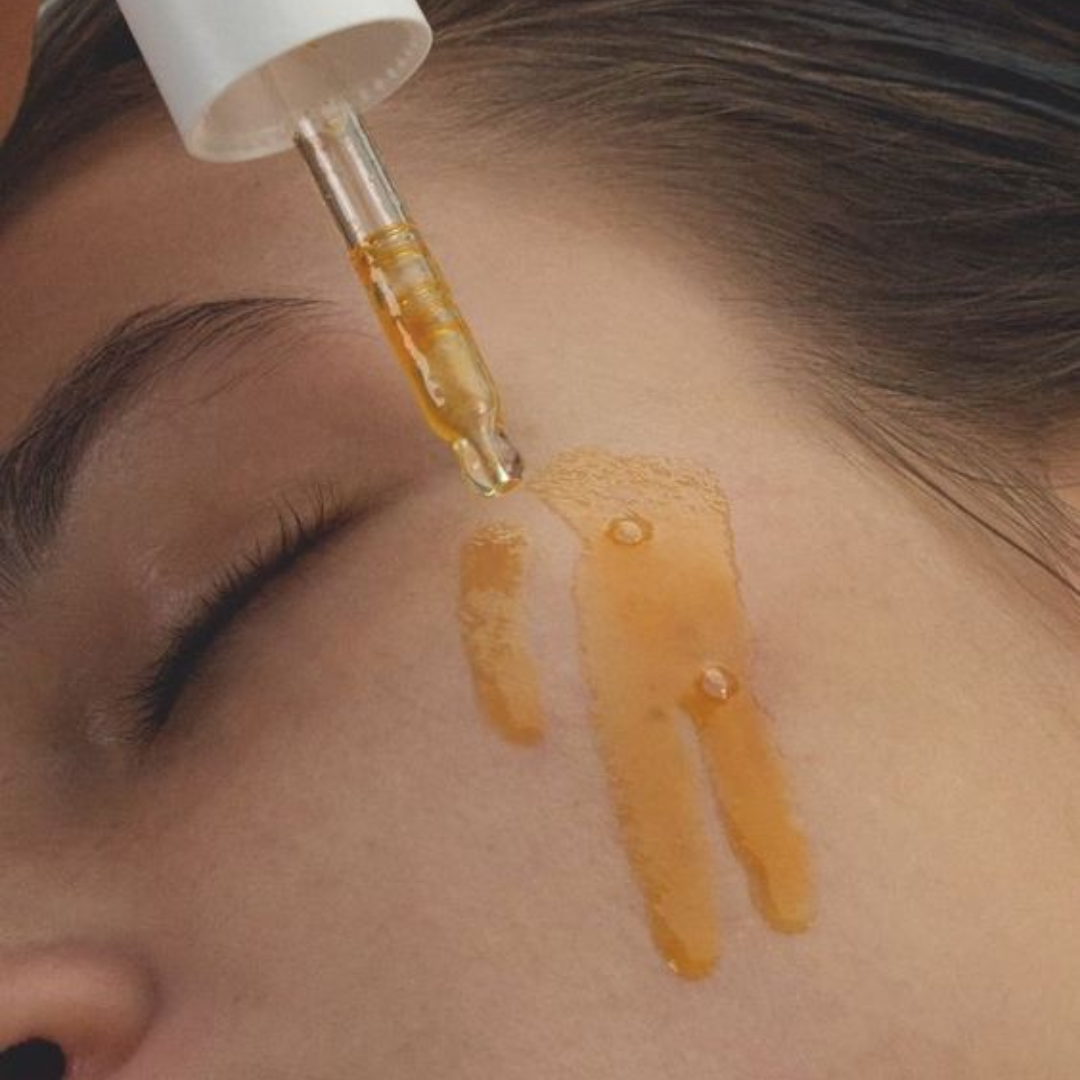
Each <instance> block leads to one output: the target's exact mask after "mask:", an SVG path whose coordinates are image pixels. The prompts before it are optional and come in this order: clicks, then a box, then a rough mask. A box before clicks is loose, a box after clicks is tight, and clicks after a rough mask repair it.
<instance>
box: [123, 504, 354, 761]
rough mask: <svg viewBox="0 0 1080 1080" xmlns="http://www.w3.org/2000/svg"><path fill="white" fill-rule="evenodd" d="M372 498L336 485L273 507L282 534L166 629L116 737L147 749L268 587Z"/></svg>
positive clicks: (129, 696)
mask: <svg viewBox="0 0 1080 1080" xmlns="http://www.w3.org/2000/svg"><path fill="white" fill-rule="evenodd" d="M370 508H371V507H370V504H367V503H365V505H364V506H360V505H358V504H357V503H356V502H355V501H353V502H350V501H349V500H347V499H345V498H344V497H343V496H341V494H340V493H339V492H338V491H337V490H336V489H335V488H334V487H333V486H331V485H319V486H316V487H314V488H312V489H311V490H310V491H308V492H307V493H305V494H304V495H302V496H300V497H299V498H298V499H297V500H295V501H294V500H292V499H281V500H279V501H278V503H277V504H276V505H275V512H276V515H277V521H276V524H277V533H276V535H275V536H274V537H273V539H272V540H271V541H270V542H269V543H267V542H266V540H265V537H263V538H260V539H258V540H256V541H255V543H254V544H253V546H252V547H251V548H249V549H248V550H247V551H246V552H245V553H244V554H243V555H241V556H240V557H239V558H238V559H236V560H235V561H234V562H233V563H232V564H231V565H230V566H229V567H228V568H227V569H226V570H225V571H224V572H223V573H222V574H221V575H220V576H219V577H218V578H217V579H216V581H215V582H214V583H213V584H212V585H211V586H210V587H209V588H208V590H207V591H206V593H205V594H204V595H203V597H202V598H201V600H199V601H198V602H197V604H196V606H195V608H194V610H193V611H191V612H190V613H188V614H187V615H186V616H184V617H181V619H180V621H179V622H178V623H177V624H176V625H175V626H174V627H173V628H172V629H171V630H170V631H169V633H168V639H167V643H166V645H165V647H164V649H163V650H162V651H161V653H160V654H159V655H158V657H157V658H156V659H155V660H154V661H152V662H151V664H150V665H148V667H146V668H145V669H144V670H143V671H142V672H141V673H140V674H139V676H137V678H136V679H135V680H134V683H133V685H132V687H131V689H130V690H129V691H128V692H127V693H126V694H125V695H124V698H123V704H124V706H125V708H124V709H123V716H124V719H123V721H122V722H121V724H120V733H119V735H118V737H117V738H115V740H114V741H116V742H120V743H123V744H126V745H129V746H131V747H133V748H134V749H135V750H136V751H137V752H144V751H145V750H146V749H147V748H148V747H149V745H150V744H151V743H152V742H153V741H154V739H155V738H156V737H157V736H158V735H159V734H160V732H161V731H162V730H163V729H164V728H165V727H166V726H167V725H168V723H169V721H170V719H171V714H172V712H173V710H174V709H175V707H176V706H177V705H178V703H179V701H180V699H181V698H182V697H183V694H184V691H185V690H186V688H187V686H188V684H189V683H190V682H191V681H192V680H194V679H195V678H197V677H198V675H199V674H200V672H201V671H202V670H203V668H204V667H205V665H206V663H207V662H208V660H209V659H210V656H211V654H212V653H213V651H214V650H215V649H216V648H217V647H218V646H219V645H220V643H221V641H222V639H223V638H224V637H225V636H226V635H227V633H228V632H229V631H230V630H232V629H233V628H235V627H236V626H237V625H238V624H239V622H240V621H241V620H242V619H243V618H244V617H245V616H246V615H247V614H248V613H249V609H250V608H251V607H252V606H253V605H254V604H255V603H256V601H258V600H259V599H260V597H261V596H262V595H263V594H264V593H265V592H266V590H267V589H268V588H270V587H271V586H272V585H274V584H275V583H276V582H277V581H279V580H280V579H282V578H284V577H286V576H287V575H288V574H290V573H291V572H292V571H293V570H294V569H296V567H297V566H298V565H299V564H300V563H301V562H302V561H303V560H304V559H305V558H306V557H307V556H309V555H312V554H314V553H315V552H316V551H319V550H320V549H322V548H323V547H324V546H325V544H326V543H327V542H328V541H329V540H330V539H331V538H332V537H334V536H335V535H337V534H338V533H340V532H341V531H343V530H344V529H345V528H346V527H347V526H349V525H352V524H355V523H356V522H358V520H359V519H360V518H361V517H366V516H367V514H368V512H369V510H370Z"/></svg>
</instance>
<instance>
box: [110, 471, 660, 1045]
mask: <svg viewBox="0 0 1080 1080" xmlns="http://www.w3.org/2000/svg"><path fill="white" fill-rule="evenodd" d="M453 483H454V485H456V484H457V480H456V478H455V479H454V481H453ZM461 502H462V500H461V497H460V493H459V491H458V489H457V488H456V486H455V487H454V488H453V489H452V490H448V491H447V492H446V493H445V495H444V494H443V493H434V494H432V495H431V496H429V497H428V496H425V497H423V498H421V499H418V500H416V501H415V502H414V503H413V504H412V505H409V506H403V507H402V508H401V509H400V510H396V511H393V512H390V513H388V514H387V515H386V517H385V519H384V520H381V521H379V522H378V523H376V524H375V525H374V526H373V528H372V529H371V530H370V532H369V533H367V534H365V535H363V536H357V537H355V538H352V539H349V540H346V541H345V542H344V544H343V546H342V548H341V549H339V550H336V551H334V552H333V553H328V557H327V561H326V562H325V564H323V565H319V566H312V567H311V571H310V575H309V576H308V577H307V578H306V580H305V581H304V582H303V583H302V584H301V583H300V582H297V587H296V588H291V587H290V589H289V592H288V594H287V595H283V596H282V597H281V599H280V603H278V602H275V606H274V607H272V608H269V607H268V608H267V610H266V611H265V612H264V613H263V614H262V615H261V616H260V617H259V618H258V619H257V620H256V622H255V623H253V624H251V632H250V633H247V632H245V633H244V634H243V635H242V636H240V637H237V638H236V639H235V640H234V644H235V646H236V648H230V651H229V655H228V658H227V660H223V663H222V669H221V675H222V678H221V680H220V682H219V683H218V684H217V687H216V690H215V694H216V697H215V694H211V693H210V690H209V687H210V684H209V683H208V684H207V686H206V688H205V693H204V694H201V695H200V696H203V697H205V699H206V700H205V701H200V702H199V709H198V710H196V709H195V708H194V707H193V708H192V710H191V713H196V711H197V715H192V714H188V715H185V716H183V717H178V719H179V720H180V723H181V725H182V728H180V729H178V731H177V737H176V738H175V739H170V737H169V736H168V735H167V736H166V739H165V741H164V742H163V743H162V744H161V745H160V747H159V748H158V749H161V751H162V753H160V754H159V755H158V756H157V757H156V759H155V760H152V761H151V762H150V764H149V767H148V769H147V771H146V773H145V775H144V776H143V777H142V778H141V779H140V781H139V793H138V795H137V797H136V800H135V802H133V803H132V804H131V806H130V809H129V820H131V821H133V822H134V821H137V822H138V823H139V824H138V833H137V835H136V836H135V837H134V838H133V842H132V845H131V847H130V849H129V854H130V855H131V864H130V866H129V868H128V870H129V872H130V873H131V874H132V875H133V876H134V878H135V880H136V891H137V893H138V901H137V903H136V905H135V906H136V909H137V910H138V911H140V912H141V916H140V918H141V919H142V920H143V922H144V932H145V933H146V935H147V940H148V942H149V943H150V945H149V947H150V948H152V949H153V950H154V951H155V952H158V953H164V954H165V955H164V956H163V961H162V962H163V963H165V964H166V965H167V968H168V969H170V970H173V971H176V972H178V973H180V972H187V973H189V974H190V977H191V978H192V979H193V980H197V981H198V983H199V984H200V985H201V986H205V985H207V978H208V977H207V972H210V973H213V977H211V983H213V982H215V981H216V983H217V985H219V986H220V991H219V992H220V993H221V994H226V993H229V992H230V991H229V988H230V987H233V986H236V985H243V986H246V987H249V988H250V987H252V984H253V983H255V984H257V987H258V994H259V995H261V996H263V997H276V996H277V995H287V994H289V993H290V992H291V989H290V988H292V989H294V981H295V978H296V972H297V971H298V970H300V971H305V972H308V971H311V970H312V969H313V967H314V968H317V969H318V971H319V972H320V974H319V987H321V988H322V990H324V991H325V992H326V994H328V995H330V996H331V997H332V998H334V999H335V1000H336V995H338V994H341V993H346V992H347V993H349V994H350V995H352V994H354V991H355V987H356V986H358V985H362V986H367V987H369V988H370V989H371V992H370V994H367V995H365V1001H366V1002H367V1006H366V1008H368V1009H369V1010H370V1014H369V1015H367V1016H366V1018H365V1019H366V1020H367V1021H370V1023H371V1025H372V1026H374V1027H375V1028H377V1029H378V1030H386V1029H388V1028H393V1026H394V1025H393V1023H391V1021H392V1019H393V1018H394V1016H395V1015H396V1014H400V1010H401V1009H403V1008H405V1007H406V1006H408V1007H411V1008H415V1007H416V999H417V995H418V994H420V995H427V994H430V995H432V997H433V998H436V999H438V1000H439V1001H440V1002H441V1004H440V1006H439V1009H438V1013H439V1016H440V1019H439V1021H438V1022H439V1024H443V1023H445V1025H446V1029H447V1032H448V1033H449V1032H453V1031H455V1030H460V1029H461V1027H462V1025H463V1024H466V1026H467V1022H466V1021H465V1020H464V1019H462V1018H461V1017H456V1016H455V1015H454V1014H456V1012H457V1011H458V1008H459V1007H462V1008H463V1007H464V1005H459V1004H458V1001H459V998H460V990H457V991H455V990H454V989H453V988H454V987H460V983H461V982H462V975H461V973H462V971H469V970H474V969H475V970H476V971H477V972H482V973H483V975H482V977H479V976H478V977H479V983H478V988H477V990H476V993H477V994H480V995H481V996H482V997H483V998H484V1001H483V1002H481V1001H478V1000H474V1001H473V1002H472V1004H471V1005H470V1015H472V1016H476V1017H479V1016H482V1015H484V1014H485V1013H486V1014H488V1015H490V1014H491V1012H492V1010H493V1009H502V1010H505V1009H507V1008H508V1007H509V1005H508V1001H509V1000H510V999H511V998H512V996H513V993H514V992H515V991H514V989H513V988H514V987H523V986H527V985H529V980H528V978H526V972H527V971H529V970H531V969H532V968H533V965H534V963H535V960H536V956H537V952H538V950H540V951H544V950H548V951H551V952H552V953H553V954H554V955H560V954H562V952H563V951H564V950H565V952H566V957H567V962H569V960H570V957H571V956H572V955H573V954H574V953H575V952H576V951H577V949H578V947H579V945H580V940H581V939H580V937H579V935H584V936H585V938H586V939H588V940H590V941H591V942H592V943H593V945H592V946H591V949H593V948H596V942H597V941H600V942H605V941H606V942H608V943H609V944H610V946H611V947H613V948H616V949H617V950H618V951H623V952H626V953H627V955H628V957H629V956H633V951H634V948H633V947H636V948H638V949H640V950H641V951H640V952H638V953H637V956H636V959H635V960H634V961H632V962H633V963H634V966H635V967H637V968H639V969H640V967H641V966H642V957H646V958H648V957H649V953H648V951H647V950H648V944H647V938H646V931H645V928H644V925H643V923H642V922H641V920H640V915H639V912H638V910H637V904H636V901H635V899H634V897H633V893H632V891H631V890H632V885H631V884H630V882H629V881H628V880H627V878H626V874H625V867H624V864H623V862H622V860H621V856H620V853H619V849H618V847H617V844H616V842H615V839H614V827H613V822H612V820H611V817H610V811H609V809H608V806H609V804H608V801H607V799H606V797H605V791H604V783H605V781H604V778H603V775H602V772H601V767H600V764H599V761H598V759H597V757H596V754H595V750H594V747H593V744H592V733H591V729H590V726H589V724H588V722H587V712H586V708H585V705H586V699H585V696H584V691H583V689H582V688H581V687H580V685H579V684H578V682H577V679H578V678H579V676H578V674H577V667H578V665H577V658H576V631H575V628H574V625H573V622H572V615H571V610H572V609H571V607H570V572H571V569H572V565H573V555H574V552H575V550H576V548H575V544H574V542H573V540H572V539H571V538H570V536H569V534H568V533H566V532H565V531H564V530H563V529H562V527H561V525H559V524H558V523H557V522H554V521H552V520H551V519H550V518H549V517H548V516H547V515H546V514H544V512H543V511H541V510H539V508H535V509H529V508H527V507H526V506H525V505H524V502H522V505H521V506H519V507H515V508H514V510H513V513H514V517H515V518H516V519H517V520H519V521H523V523H526V525H527V528H528V531H529V534H530V536H531V537H532V538H533V544H532V547H531V551H532V553H533V555H534V556H535V557H534V558H533V559H531V560H530V578H531V580H529V582H528V588H529V595H530V597H531V599H532V602H531V603H530V605H529V610H530V613H531V619H530V627H529V629H530V633H531V636H532V639H533V641H534V642H535V647H536V656H537V660H538V665H539V667H540V669H541V674H542V682H543V689H544V700H545V705H546V719H547V721H548V723H547V732H546V736H545V739H544V741H543V743H542V744H541V745H540V746H537V747H521V746H514V745H511V744H509V743H508V742H507V741H505V740H504V739H503V738H501V737H500V735H499V733H498V732H497V731H496V730H495V729H494V728H493V727H492V726H491V725H490V724H489V722H488V721H487V720H486V719H485V718H484V717H483V716H482V715H481V713H480V711H479V710H478V708H477V705H476V702H475V698H474V694H473V687H472V683H471V678H470V675H469V671H468V669H467V666H466V663H465V657H464V653H463V650H462V645H461V634H460V629H459V625H458V616H457V598H458V573H457V569H458V560H459V555H460V548H461V544H462V541H463V540H464V539H465V538H466V537H467V536H468V535H469V533H470V532H471V531H472V528H473V527H474V525H475V521H474V520H464V515H467V514H470V513H475V512H476V511H475V510H474V509H473V507H472V504H466V507H465V509H464V511H463V510H462V509H461V507H460V504H461ZM478 505H479V504H478ZM502 508H503V507H502V504H498V505H496V507H495V508H494V509H495V510H496V511H498V510H501V509H502ZM484 509H485V511H486V510H487V509H488V508H487V507H485V508H484ZM507 511H508V513H507V516H509V504H507ZM455 513H456V514H457V515H458V516H459V518H461V520H460V521H455V520H454V517H453V515H454V514H455ZM526 519H528V520H526ZM440 522H442V523H443V525H442V527H441V528H440ZM226 666H227V668H228V677H227V678H225V667H226ZM211 698H213V700H211ZM162 880H168V881H170V882H175V883H176V885H175V886H170V888H169V889H167V890H163V889H162V888H161V881H162ZM612 912H617V913H618V914H617V915H615V916H612V914H611V913H612ZM620 940H621V941H623V942H626V943H628V944H620ZM629 943H632V947H631V945H630V944H629ZM590 951H591V950H590ZM606 951H607V950H606V949H604V948H596V954H597V955H601V956H602V955H604V953H605V952H606ZM644 966H645V967H646V968H649V967H650V966H651V965H648V964H647V963H646V964H645V965H644ZM562 967H563V965H562V964H556V965H554V967H553V972H556V973H557V972H558V971H559V970H561V969H562ZM178 977H180V978H182V977H183V976H182V975H179V976H178ZM215 977H216V980H215ZM533 979H534V981H535V976H533ZM519 992H523V991H519ZM313 993H315V994H316V995H318V994H319V993H321V991H319V990H313ZM508 995H509V996H508ZM489 999H490V1000H489ZM500 1002H501V1004H500ZM211 1004H212V1002H211V1000H210V999H209V998H206V999H205V1000H203V1001H202V1002H201V1003H200V1007H207V1008H209V1007H210V1006H211ZM320 1007H325V1008H331V1007H333V1005H332V1002H326V1001H321V1004H320ZM475 1022H476V1021H475V1020H473V1021H468V1023H475ZM448 1037H449V1035H448Z"/></svg>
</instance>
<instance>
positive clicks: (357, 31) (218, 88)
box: [118, 0, 431, 161]
mask: <svg viewBox="0 0 1080 1080" xmlns="http://www.w3.org/2000/svg"><path fill="white" fill-rule="evenodd" d="M118 3H119V5H120V8H121V10H122V11H123V13H124V17H125V18H126V19H127V22H128V25H129V26H130V27H131V32H132V34H133V35H134V37H135V40H136V42H137V43H138V45H139V49H140V50H141V52H142V54H143V57H144V58H145V60H146V63H147V66H148V67H149V68H150V71H151V73H152V74H153V76H154V80H155V81H156V82H157V84H158V88H159V89H160V90H161V94H162V97H164V99H165V104H166V105H167V106H168V108H169V112H170V113H171V114H172V118H173V120H174V121H175V122H176V126H177V127H178V128H179V130H180V136H181V138H182V139H183V140H184V145H185V146H186V147H187V149H188V151H189V152H190V153H192V154H194V155H195V156H196V157H199V158H205V159H207V160H211V161H242V160H245V159H248V158H255V157H262V156H264V155H266V154H274V153H277V152H278V151H280V150H285V149H287V148H289V147H291V146H292V145H293V140H294V137H295V135H296V122H297V117H298V116H300V115H302V114H303V113H305V112H308V111H311V110H314V109H317V108H318V107H319V106H320V105H321V104H323V103H324V101H325V99H326V98H327V96H328V94H329V93H330V91H329V90H328V87H333V88H334V90H333V92H334V93H335V94H337V93H340V94H342V95H343V96H344V97H345V98H346V99H347V100H348V102H349V104H350V105H352V106H353V107H354V108H356V109H357V110H360V111H361V112H362V111H364V110H366V109H369V108H370V107H371V106H372V105H376V104H378V102H380V101H382V100H383V99H384V98H386V97H389V95H390V94H392V93H393V92H394V91H395V90H397V89H398V87H400V86H401V85H402V83H404V82H405V81H406V80H407V79H408V78H409V77H410V76H411V75H412V74H413V72H415V71H416V69H417V68H418V67H419V66H420V64H421V63H422V62H423V60H424V57H425V56H427V53H428V50H429V49H430V47H431V28H430V27H429V26H428V24H427V21H426V20H425V18H424V15H423V13H422V12H421V10H420V7H419V5H418V4H417V2H416V0H118Z"/></svg>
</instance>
